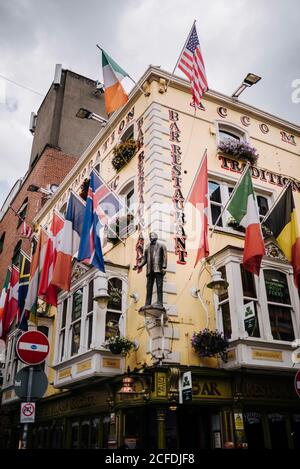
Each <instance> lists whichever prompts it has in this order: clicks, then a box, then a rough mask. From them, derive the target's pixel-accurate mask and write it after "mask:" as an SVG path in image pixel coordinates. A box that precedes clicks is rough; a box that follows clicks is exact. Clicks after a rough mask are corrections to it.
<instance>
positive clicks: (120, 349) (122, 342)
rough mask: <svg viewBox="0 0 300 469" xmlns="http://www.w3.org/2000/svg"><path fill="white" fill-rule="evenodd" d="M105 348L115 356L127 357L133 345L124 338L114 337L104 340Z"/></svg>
mask: <svg viewBox="0 0 300 469" xmlns="http://www.w3.org/2000/svg"><path fill="white" fill-rule="evenodd" d="M105 347H106V348H108V349H109V350H110V351H111V353H113V354H115V355H127V353H129V352H130V351H131V350H132V349H133V348H134V347H135V344H134V342H132V341H131V340H129V339H126V338H125V337H120V336H117V335H116V336H113V337H110V338H109V339H107V340H106V342H105Z"/></svg>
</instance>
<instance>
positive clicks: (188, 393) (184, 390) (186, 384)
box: [179, 371, 193, 404]
mask: <svg viewBox="0 0 300 469" xmlns="http://www.w3.org/2000/svg"><path fill="white" fill-rule="evenodd" d="M179 391H180V392H179V402H180V404H182V403H183V402H186V401H191V400H192V398H193V392H192V373H191V371H186V372H185V373H183V375H182V376H181V378H180V380H179Z"/></svg>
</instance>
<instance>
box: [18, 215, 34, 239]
mask: <svg viewBox="0 0 300 469" xmlns="http://www.w3.org/2000/svg"><path fill="white" fill-rule="evenodd" d="M20 235H21V237H22V238H28V239H30V238H31V236H32V228H31V226H30V225H28V224H27V223H26V221H25V220H24V221H23V223H22V226H21V233H20Z"/></svg>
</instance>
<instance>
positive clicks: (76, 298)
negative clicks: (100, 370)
mask: <svg viewBox="0 0 300 469" xmlns="http://www.w3.org/2000/svg"><path fill="white" fill-rule="evenodd" d="M82 299H83V288H79V289H78V290H77V291H76V292H75V293H74V295H73V299H72V317H71V356H73V355H76V354H77V353H78V350H79V347H80V329H81V315H82Z"/></svg>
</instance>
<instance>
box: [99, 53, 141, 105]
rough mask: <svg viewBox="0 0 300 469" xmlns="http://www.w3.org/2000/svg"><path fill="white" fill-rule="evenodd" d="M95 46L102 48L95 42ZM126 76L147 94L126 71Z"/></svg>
mask: <svg viewBox="0 0 300 469" xmlns="http://www.w3.org/2000/svg"><path fill="white" fill-rule="evenodd" d="M96 47H98V49H100V50H101V52H102V48H101V47H100V46H99V44H96ZM126 76H127V77H128V78H129V79H130V80H131V81H132V82H133V83H134V84H135V85H136V86H137V87H138V89H139V90H140V91H141V92H142V93H143V95H144V96H147V94H146V93H145V91H144V90H143V88H142V87H141V86H140V85H138V84H137V82H136V81H135V80H134V79H133V78H132V77H131V76H130V75H128V73H127V72H126ZM124 78H125V77H124Z"/></svg>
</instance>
